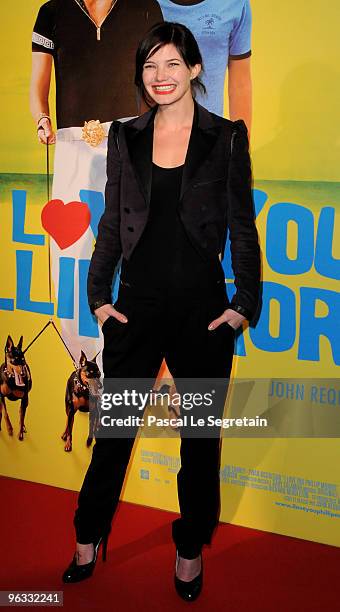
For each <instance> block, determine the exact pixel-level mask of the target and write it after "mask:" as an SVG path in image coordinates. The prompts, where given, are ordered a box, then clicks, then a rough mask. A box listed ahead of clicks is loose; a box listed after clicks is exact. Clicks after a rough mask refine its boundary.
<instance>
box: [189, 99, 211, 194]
mask: <svg viewBox="0 0 340 612" xmlns="http://www.w3.org/2000/svg"><path fill="white" fill-rule="evenodd" d="M217 137H218V130H217V128H216V126H214V123H213V121H212V116H211V114H210V113H209V111H207V110H206V109H205V108H204V107H203V106H200V105H199V104H198V103H197V102H196V101H195V110H194V119H193V124H192V130H191V134H190V139H189V145H188V150H187V155H186V158H185V164H184V168H183V174H182V185H181V193H180V200H182V198H183V196H184V193H185V192H186V190H187V189H188V187H190V185H191V183H192V182H193V180H194V179H195V176H196V174H197V171H198V169H199V168H200V166H201V165H202V163H203V162H204V161H205V160H206V158H207V157H208V155H209V153H210V151H211V149H212V148H213V146H214V144H215V142H216V140H217Z"/></svg>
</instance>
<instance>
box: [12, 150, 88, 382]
mask: <svg viewBox="0 0 340 612" xmlns="http://www.w3.org/2000/svg"><path fill="white" fill-rule="evenodd" d="M46 194H47V202H49V201H50V154H49V143H48V139H47V143H46ZM47 250H48V295H49V301H50V302H52V281H51V278H52V273H51V238H50V235H49V233H48V234H47ZM49 325H52V326H53V327H54V329H55V331H56V332H57V334H58V336H59V338H60V340H61V341H62V343H63V345H64V347H65V348H66V350H67V352H68V354H69V355H70V357H71V359H72V363H73V365H74V369H75V370H77V369H78V365H77V363H76V361H75V359H74V357H73V355H72V353H71V351H70V349H69V348H68V346H67V344H66V342H65V341H64V339H63V338H62V336H61V334H60V332H59V330H58V328H57V326H56V325H55V323H54V321H53V319H52V318H50V320H49V321H48V322H47V323H46V325H44V327H43V328H42V329H41V330H40V332H39V333H38V334H37V335H36V336H35V337H34V338H33V340H32V342H30V343H29V344H28V345H27V346H26V348H25V350H24V351H23V354H25V353H26V351H27V350H28V349H29V348H30V347H31V346H32V344H33V343H34V342H35V341H36V340H37V339H38V338H39V336H40V335H41V334H42V333H43V332H44V331H45V329H46V328H47V327H48V326H49ZM98 354H99V353H97V355H98ZM97 355H96V357H97Z"/></svg>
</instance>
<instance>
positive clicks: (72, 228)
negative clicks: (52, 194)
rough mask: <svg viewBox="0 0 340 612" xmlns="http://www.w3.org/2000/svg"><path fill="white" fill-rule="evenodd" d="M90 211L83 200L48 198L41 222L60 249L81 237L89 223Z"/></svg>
mask: <svg viewBox="0 0 340 612" xmlns="http://www.w3.org/2000/svg"><path fill="white" fill-rule="evenodd" d="M90 220H91V213H90V210H89V208H88V206H87V204H84V202H68V203H67V204H64V202H63V201H62V200H50V201H49V202H47V204H45V206H44V208H43V209H42V212H41V223H42V226H43V228H44V229H45V230H46V231H47V233H48V234H49V235H50V236H51V237H52V238H53V239H54V240H55V241H56V243H57V245H58V246H59V247H60V248H61V249H66V248H67V247H69V246H71V244H74V243H75V242H77V240H79V238H81V236H82V235H83V234H84V233H85V232H86V230H87V228H88V226H89V225H90Z"/></svg>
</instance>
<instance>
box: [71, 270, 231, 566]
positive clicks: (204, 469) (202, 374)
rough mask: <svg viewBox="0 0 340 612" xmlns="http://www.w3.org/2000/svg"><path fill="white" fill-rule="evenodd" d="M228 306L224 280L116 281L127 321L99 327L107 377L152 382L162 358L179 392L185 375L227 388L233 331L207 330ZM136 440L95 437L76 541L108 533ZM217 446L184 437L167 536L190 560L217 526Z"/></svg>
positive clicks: (207, 440)
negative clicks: (201, 284) (177, 285)
mask: <svg viewBox="0 0 340 612" xmlns="http://www.w3.org/2000/svg"><path fill="white" fill-rule="evenodd" d="M227 306H228V301H227V297H226V292H225V284H224V279H222V280H221V281H218V282H216V281H214V282H213V284H212V285H211V286H210V287H209V288H206V289H204V290H202V289H198V288H197V289H195V290H192V289H190V290H189V289H186V290H173V289H172V290H170V289H169V290H156V289H153V290H150V289H148V290H146V289H142V288H137V287H136V286H134V285H131V284H129V285H127V284H126V283H124V284H123V282H122V281H121V282H120V287H119V294H118V300H117V301H116V303H115V307H116V308H117V310H119V311H120V312H122V313H124V314H125V315H126V316H127V318H128V323H120V322H119V321H117V319H115V318H114V317H110V318H109V319H107V320H106V321H105V322H104V324H103V327H102V331H103V335H104V349H103V370H104V382H105V378H110V377H115V378H119V377H122V378H129V377H131V378H133V377H139V378H148V379H152V380H154V379H155V378H156V376H157V374H158V372H159V369H160V366H161V363H162V360H163V358H164V357H165V359H166V362H167V365H168V368H169V370H170V372H171V375H172V377H173V378H174V381H175V384H176V387H177V389H178V384H177V382H176V379H180V382H179V384H182V380H183V379H186V378H190V377H191V378H219V379H222V378H223V379H226V388H227V380H228V379H229V376H230V371H231V366H232V359H233V352H234V330H233V329H232V328H231V327H230V326H229V325H228V324H227V323H223V324H222V325H220V326H219V327H218V328H217V329H215V330H213V331H209V330H208V324H209V323H210V322H211V321H212V320H213V319H215V318H216V317H218V316H219V315H221V314H222V312H223V311H224V310H225V308H227ZM220 416H222V414H220ZM135 433H137V430H136V432H135ZM133 444H134V436H131V437H128V438H126V437H125V438H124V437H120V438H119V437H115V438H102V437H97V438H96V442H95V445H94V447H93V451H92V459H91V463H90V465H89V468H88V470H87V473H86V476H85V479H84V482H83V485H82V487H81V490H80V493H79V498H78V507H77V509H76V512H75V516H74V526H75V529H76V536H77V542H79V543H82V544H87V543H90V542H94V541H96V540H97V539H99V537H100V535H101V534H102V533H103V532H109V531H110V530H111V522H112V518H113V515H114V512H115V509H116V507H117V504H118V502H119V496H120V493H121V490H122V486H123V482H124V477H125V473H126V469H127V466H128V463H129V459H130V455H131V451H132V447H133ZM220 451H221V440H220V437H219V436H214V437H209V438H207V437H195V438H193V437H183V436H182V437H181V448H180V456H181V468H180V470H179V472H178V475H177V485H178V500H179V506H180V512H181V517H180V518H178V519H176V520H175V521H174V522H173V524H172V536H173V540H174V542H175V544H176V547H177V548H178V551H179V554H180V555H181V556H182V557H185V558H187V559H190V558H194V557H196V556H198V555H199V553H200V551H201V548H202V545H203V544H209V543H210V541H211V537H212V533H213V531H214V528H215V527H216V525H217V523H218V519H219V513H220V479H219V470H220Z"/></svg>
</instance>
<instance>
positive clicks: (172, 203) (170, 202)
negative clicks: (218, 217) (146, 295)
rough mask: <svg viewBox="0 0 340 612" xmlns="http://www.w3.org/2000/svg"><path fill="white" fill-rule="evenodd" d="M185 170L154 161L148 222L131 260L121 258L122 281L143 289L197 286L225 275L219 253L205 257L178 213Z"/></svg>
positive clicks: (181, 167)
mask: <svg viewBox="0 0 340 612" xmlns="http://www.w3.org/2000/svg"><path fill="white" fill-rule="evenodd" d="M182 171H183V166H177V167H175V168H161V167H160V166H157V165H156V164H152V187H151V199H150V211H149V217H148V222H147V225H146V227H145V230H144V232H143V234H142V236H141V238H140V240H139V242H138V243H137V245H136V248H135V250H134V251H133V253H132V255H131V258H130V259H129V261H127V260H126V259H124V258H123V260H122V268H121V278H122V280H123V281H125V282H129V283H131V284H133V285H135V286H141V287H143V288H144V287H152V288H176V289H184V288H185V289H188V288H189V289H190V288H193V289H194V288H196V289H197V288H200V287H201V288H204V287H208V286H211V283H212V282H214V279H216V280H218V279H220V278H221V277H223V278H224V273H223V269H222V265H221V262H220V260H219V258H218V256H217V257H216V260H214V261H213V262H206V261H204V260H203V258H202V257H201V255H200V254H199V253H198V251H197V250H196V248H195V247H194V245H193V244H192V242H191V241H190V238H189V236H188V235H187V232H186V230H185V227H184V225H183V223H182V221H181V218H180V216H179V214H178V204H179V195H180V189H181V181H182Z"/></svg>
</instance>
